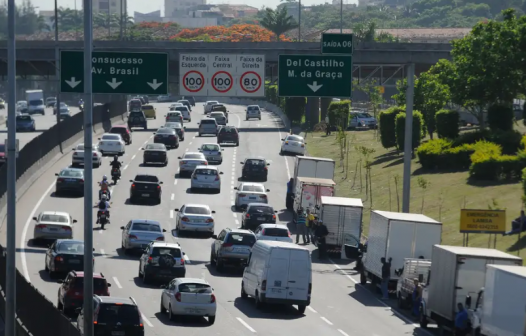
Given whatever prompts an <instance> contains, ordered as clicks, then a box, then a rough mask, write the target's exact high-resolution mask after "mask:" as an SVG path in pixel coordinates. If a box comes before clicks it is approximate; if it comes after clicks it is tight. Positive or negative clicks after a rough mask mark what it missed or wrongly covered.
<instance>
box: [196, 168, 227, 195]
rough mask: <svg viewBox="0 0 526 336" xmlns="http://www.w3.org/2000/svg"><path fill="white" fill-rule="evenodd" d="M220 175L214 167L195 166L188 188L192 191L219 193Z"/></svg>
mask: <svg viewBox="0 0 526 336" xmlns="http://www.w3.org/2000/svg"><path fill="white" fill-rule="evenodd" d="M221 174H223V172H220V171H219V169H218V168H217V167H215V166H208V165H207V166H197V167H195V170H194V172H193V173H192V177H191V179H190V181H191V182H190V188H191V189H192V191H194V190H197V189H208V190H215V191H216V192H217V193H220V192H221V176H220V175H221Z"/></svg>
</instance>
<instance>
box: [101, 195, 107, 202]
mask: <svg viewBox="0 0 526 336" xmlns="http://www.w3.org/2000/svg"><path fill="white" fill-rule="evenodd" d="M107 199H108V197H106V195H102V196H101V197H100V200H101V201H106V200H107Z"/></svg>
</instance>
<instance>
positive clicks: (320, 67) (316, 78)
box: [278, 55, 352, 98]
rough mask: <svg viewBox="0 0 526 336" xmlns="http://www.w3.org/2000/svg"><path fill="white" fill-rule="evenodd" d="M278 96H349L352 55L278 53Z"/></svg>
mask: <svg viewBox="0 0 526 336" xmlns="http://www.w3.org/2000/svg"><path fill="white" fill-rule="evenodd" d="M278 69H279V70H278V76H279V77H278V78H279V85H278V95H279V96H280V97H326V98H333V97H351V90H352V57H351V56H326V55H279V63H278Z"/></svg>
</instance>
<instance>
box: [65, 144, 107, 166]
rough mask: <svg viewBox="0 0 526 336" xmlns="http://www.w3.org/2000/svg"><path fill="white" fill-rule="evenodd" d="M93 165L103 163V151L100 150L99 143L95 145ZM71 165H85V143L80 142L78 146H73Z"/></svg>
mask: <svg viewBox="0 0 526 336" xmlns="http://www.w3.org/2000/svg"><path fill="white" fill-rule="evenodd" d="M92 147H93V152H92V153H93V167H96V168H98V167H100V166H101V165H102V153H101V152H100V151H99V147H98V146H97V145H93V146H92ZM71 165H72V166H73V167H75V166H83V165H84V144H78V145H77V147H75V148H73V156H72V158H71Z"/></svg>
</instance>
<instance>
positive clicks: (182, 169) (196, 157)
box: [178, 152, 208, 176]
mask: <svg viewBox="0 0 526 336" xmlns="http://www.w3.org/2000/svg"><path fill="white" fill-rule="evenodd" d="M178 159H179V160H181V161H179V176H184V175H191V174H192V173H193V172H194V170H195V167H197V166H199V165H205V166H207V165H208V161H207V160H206V157H205V155H204V154H203V153H196V152H188V153H185V154H184V155H183V156H182V157H178Z"/></svg>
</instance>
